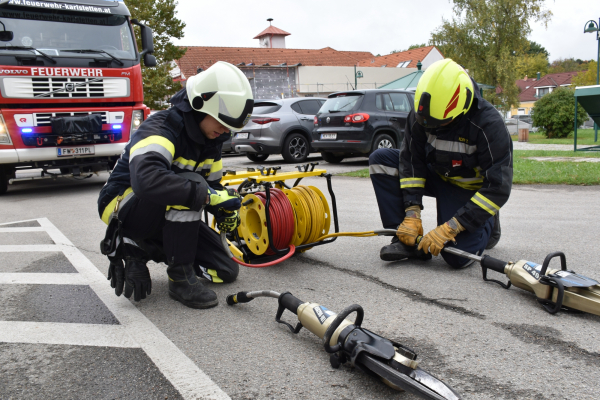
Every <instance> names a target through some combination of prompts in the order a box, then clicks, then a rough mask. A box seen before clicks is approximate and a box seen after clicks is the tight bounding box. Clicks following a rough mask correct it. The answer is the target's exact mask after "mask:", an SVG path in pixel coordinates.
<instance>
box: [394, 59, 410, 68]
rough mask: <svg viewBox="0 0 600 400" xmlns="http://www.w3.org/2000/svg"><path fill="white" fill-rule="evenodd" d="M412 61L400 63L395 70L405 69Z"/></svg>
mask: <svg viewBox="0 0 600 400" xmlns="http://www.w3.org/2000/svg"><path fill="white" fill-rule="evenodd" d="M411 61H412V60H408V61H402V62H400V63H399V64H398V66H397V67H396V68H406V67H407V66H408V64H410V62H411Z"/></svg>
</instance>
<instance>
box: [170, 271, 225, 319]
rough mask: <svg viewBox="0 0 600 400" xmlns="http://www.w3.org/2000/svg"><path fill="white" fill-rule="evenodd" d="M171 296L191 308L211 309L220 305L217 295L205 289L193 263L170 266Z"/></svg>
mask: <svg viewBox="0 0 600 400" xmlns="http://www.w3.org/2000/svg"><path fill="white" fill-rule="evenodd" d="M167 275H169V296H170V297H171V298H172V299H173V300H177V301H179V302H181V303H183V305H185V306H187V307H190V308H211V307H214V306H216V305H217V304H219V300H218V299H217V295H216V293H215V292H213V291H212V290H210V289H207V288H205V287H204V286H203V285H202V283H200V280H199V279H198V277H197V276H196V274H195V273H194V266H193V263H186V264H169V266H168V267H167Z"/></svg>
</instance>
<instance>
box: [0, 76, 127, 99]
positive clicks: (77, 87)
mask: <svg viewBox="0 0 600 400" xmlns="http://www.w3.org/2000/svg"><path fill="white" fill-rule="evenodd" d="M3 83H4V84H3V85H2V95H3V96H4V97H6V98H21V99H23V98H25V99H35V98H41V99H53V98H90V97H91V98H94V97H97V98H107V97H127V96H129V79H127V78H73V77H63V78H59V77H18V78H17V77H15V78H12V77H10V78H3Z"/></svg>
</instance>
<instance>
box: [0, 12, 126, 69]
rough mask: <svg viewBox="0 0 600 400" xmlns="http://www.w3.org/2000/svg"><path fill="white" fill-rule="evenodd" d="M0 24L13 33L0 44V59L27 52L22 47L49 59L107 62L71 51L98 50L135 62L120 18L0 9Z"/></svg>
mask: <svg viewBox="0 0 600 400" xmlns="http://www.w3.org/2000/svg"><path fill="white" fill-rule="evenodd" d="M0 21H1V22H2V23H3V24H4V25H5V26H6V30H7V31H13V32H14V38H13V40H11V41H10V42H0V55H4V54H7V53H8V54H11V53H12V52H14V53H19V54H20V53H23V52H27V50H26V49H23V47H33V48H35V49H38V50H40V51H41V52H44V53H45V54H47V55H49V56H51V57H87V58H89V57H90V56H91V57H107V58H108V56H107V55H101V52H100V53H99V54H93V55H90V53H89V52H73V51H72V50H81V49H99V50H101V51H106V52H107V53H110V54H111V55H112V56H114V57H116V58H119V59H126V60H135V59H136V55H135V47H134V44H133V39H132V36H131V35H132V32H131V29H130V27H129V23H128V22H127V18H126V17H125V16H123V15H99V14H90V13H77V14H74V13H66V12H62V13H61V12H56V11H50V12H47V11H38V10H31V11H29V10H22V9H18V10H15V9H10V8H0ZM0 29H1V27H0ZM11 47H15V48H13V49H11ZM17 47H21V49H18V48H17ZM68 50H71V51H68Z"/></svg>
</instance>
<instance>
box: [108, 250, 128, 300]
mask: <svg viewBox="0 0 600 400" xmlns="http://www.w3.org/2000/svg"><path fill="white" fill-rule="evenodd" d="M109 260H110V265H109V266H108V278H107V279H108V280H110V287H111V288H113V289H115V294H116V295H117V296H120V295H121V293H123V285H124V284H125V268H124V267H123V260H121V259H111V258H109Z"/></svg>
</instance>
